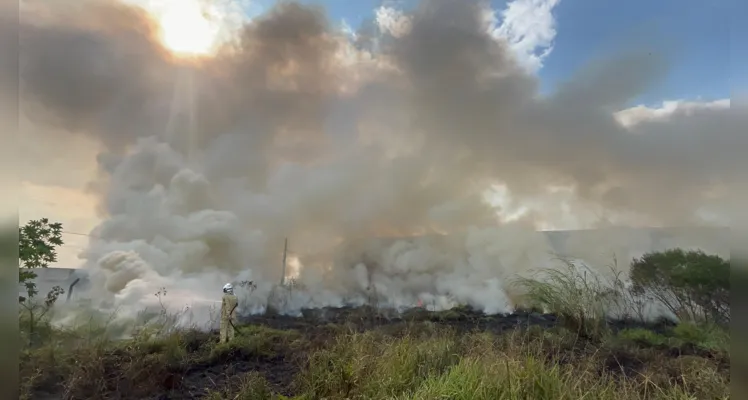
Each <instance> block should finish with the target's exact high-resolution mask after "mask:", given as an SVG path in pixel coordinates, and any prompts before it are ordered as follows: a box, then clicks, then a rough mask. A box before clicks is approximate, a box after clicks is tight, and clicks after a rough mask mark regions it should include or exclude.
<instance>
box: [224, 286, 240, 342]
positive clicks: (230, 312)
mask: <svg viewBox="0 0 748 400" xmlns="http://www.w3.org/2000/svg"><path fill="white" fill-rule="evenodd" d="M238 304H239V301H238V300H237V298H236V296H235V295H233V294H228V293H227V294H224V295H223V301H222V302H221V343H226V342H228V341H231V340H233V339H234V335H235V333H236V332H234V325H233V320H234V314H235V310H236V307H237V305H238Z"/></svg>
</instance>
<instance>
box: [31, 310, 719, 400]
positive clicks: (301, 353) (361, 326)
mask: <svg viewBox="0 0 748 400" xmlns="http://www.w3.org/2000/svg"><path fill="white" fill-rule="evenodd" d="M561 323H562V321H560V320H559V319H558V318H557V317H556V316H554V315H551V314H540V313H536V312H529V311H519V312H516V313H513V314H509V315H484V314H482V313H480V312H475V311H472V310H469V309H456V310H448V311H442V312H428V311H426V310H423V309H412V310H408V311H406V312H403V313H396V312H394V311H387V310H375V309H371V308H361V307H359V308H352V307H351V308H338V309H332V308H328V309H316V310H305V311H304V312H303V315H302V316H300V317H293V316H283V315H278V314H265V315H254V316H248V317H243V318H241V319H240V321H238V324H237V326H246V325H253V326H263V327H267V328H271V329H274V330H279V331H282V332H283V331H286V332H289V333H294V334H298V335H299V337H300V338H302V339H303V342H304V343H305V346H306V347H305V348H302V349H299V348H295V349H291V348H288V347H286V346H285V344H282V343H270V344H269V345H267V346H269V347H270V348H272V351H271V352H269V353H267V354H258V352H257V351H256V350H255V351H252V350H247V349H243V348H236V349H231V351H229V352H228V353H226V354H222V355H221V356H220V357H215V358H211V359H206V360H204V361H200V362H193V363H189V364H188V365H175V366H171V367H168V368H167V369H166V370H158V371H153V373H150V374H148V373H146V374H145V377H147V378H148V379H153V380H154V384H149V386H150V387H154V386H155V388H158V390H155V392H156V393H154V391H149V393H148V394H145V393H134V392H130V393H128V391H129V390H123V389H125V388H127V387H129V386H131V385H133V384H136V382H121V381H117V382H112V384H111V385H107V386H109V387H110V388H111V389H110V391H109V393H107V394H106V395H105V396H103V397H101V398H112V399H135V398H137V399H198V398H203V396H205V395H206V394H208V392H210V391H216V390H228V391H229V392H237V391H238V388H239V385H240V384H241V377H242V376H243V375H245V374H246V373H247V372H251V371H256V372H258V373H260V374H261V375H262V376H263V377H264V378H265V379H266V380H267V381H268V383H269V385H270V387H271V388H272V390H273V391H274V392H275V393H278V394H283V395H287V396H292V395H293V394H294V388H293V381H294V378H295V376H296V375H297V374H298V372H299V371H301V370H302V369H303V368H304V364H305V362H306V361H307V356H308V354H309V351H313V350H314V349H315V348H317V349H318V348H321V347H324V346H325V345H326V344H329V342H330V340H332V339H333V338H334V337H335V336H336V334H339V333H340V332H341V329H344V331H345V332H365V331H369V330H375V329H376V330H377V331H380V332H384V333H386V334H388V335H392V336H399V335H401V334H404V333H406V332H407V331H408V327H412V326H414V325H418V326H424V325H431V326H435V327H441V328H450V329H451V330H453V331H455V332H457V333H468V332H475V331H484V332H492V333H497V334H498V333H504V332H508V331H511V330H514V329H524V328H529V327H536V328H541V329H551V328H554V327H557V326H558V325H559V324H561ZM609 326H610V328H611V329H612V330H613V331H614V332H615V331H619V330H621V329H625V328H645V329H648V330H651V331H654V332H658V333H664V332H666V331H667V330H668V329H669V328H671V327H672V326H673V324H672V323H669V322H667V321H661V322H658V323H651V324H643V323H640V322H635V321H609ZM239 334H240V335H241V333H239ZM184 340H185V343H184V346H185V348H186V349H187V350H188V351H190V352H194V354H199V352H200V351H201V346H203V345H204V344H205V343H209V342H217V341H218V333H217V332H205V333H200V332H194V333H193V334H192V335H188V336H187V337H186V338H185V339H184ZM273 340H274V339H273ZM580 346H581V347H580V348H579V349H569V350H570V354H569V357H570V362H573V358H574V357H575V356H574V355H573V354H571V353H574V352H577V351H580V352H584V351H585V350H584V348H583V347H584V343H582V344H581V345H580ZM668 351H672V350H671V349H662V353H663V354H666V353H667V352H668ZM577 356H579V354H577ZM667 356H668V357H679V356H680V354H675V353H673V354H667ZM728 362H729V361H728ZM610 364H611V365H610V368H611V369H612V370H614V369H617V368H621V367H623V368H625V369H627V370H630V371H631V372H632V373H635V372H636V370H637V369H638V368H639V367H640V365H639V364H640V361H639V360H637V359H635V358H630V359H629V358H627V355H626V353H616V354H611V361H610ZM727 368H729V365H728V367H727ZM39 389H41V390H40V391H38V392H37V394H38V396H34V397H33V398H44V395H42V393H44V394H47V395H48V396H47V397H46V398H55V396H57V397H56V398H62V397H61V396H60V394H61V393H59V391H56V390H55V389H54V388H52V387H46V388H39ZM76 398H77V397H76Z"/></svg>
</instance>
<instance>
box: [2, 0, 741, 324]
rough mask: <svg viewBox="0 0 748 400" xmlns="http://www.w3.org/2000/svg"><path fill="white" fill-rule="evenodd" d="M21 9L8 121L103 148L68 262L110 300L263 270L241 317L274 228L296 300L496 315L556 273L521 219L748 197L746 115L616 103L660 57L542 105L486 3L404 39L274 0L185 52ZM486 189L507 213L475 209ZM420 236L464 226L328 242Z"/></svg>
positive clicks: (63, 15) (568, 87)
mask: <svg viewBox="0 0 748 400" xmlns="http://www.w3.org/2000/svg"><path fill="white" fill-rule="evenodd" d="M30 4H31V5H28V6H24V7H22V23H21V26H20V47H21V54H20V60H21V63H20V68H21V76H22V85H21V108H22V112H23V116H22V120H23V121H22V122H24V123H25V124H26V126H29V127H33V129H35V130H44V129H48V130H49V132H50V133H49V134H55V135H86V136H88V137H91V138H94V139H95V140H97V141H99V142H100V144H101V145H102V148H103V151H102V153H101V154H99V155H98V162H99V164H100V169H101V173H100V176H99V177H98V179H96V181H95V182H92V183H91V185H90V187H89V188H88V189H89V190H91V191H93V192H95V193H96V194H97V195H98V197H99V199H100V210H99V212H100V213H101V216H102V218H103V222H102V223H101V225H100V226H99V227H98V228H96V229H95V230H94V232H93V233H92V235H93V236H94V237H95V238H94V239H92V242H91V245H90V247H89V248H88V249H87V250H86V251H85V252H84V254H83V255H82V257H83V258H84V259H85V262H86V268H88V269H89V270H90V271H91V276H92V279H94V280H96V281H97V282H99V283H100V284H99V285H94V286H93V287H94V289H92V290H94V292H93V295H94V296H95V297H96V298H98V299H100V300H102V301H103V302H104V303H103V304H109V305H113V306H117V307H119V308H120V310H122V309H125V310H129V311H131V312H135V311H137V310H138V308H139V307H142V306H143V304H145V302H146V301H150V300H152V299H153V293H154V292H155V291H156V290H157V288H159V287H167V288H169V289H171V290H175V291H181V292H182V293H186V294H185V296H187V297H188V298H191V299H205V300H206V301H209V300H215V299H217V298H218V296H220V292H219V288H220V287H221V286H222V285H223V283H225V282H227V281H232V280H236V279H254V280H255V281H257V282H259V283H260V284H259V286H258V289H257V290H256V291H255V293H254V294H252V296H250V297H251V299H252V300H251V301H250V303H251V305H249V307H255V308H258V307H259V308H262V307H263V306H264V303H263V302H264V301H266V300H263V299H266V298H267V295H268V294H269V292H270V290H271V287H272V283H274V282H277V281H278V280H279V274H280V272H279V267H278V266H279V264H280V253H281V252H282V249H283V240H284V238H286V237H288V238H290V240H291V243H292V251H293V256H294V257H298V260H299V262H300V264H302V266H301V267H299V268H298V269H299V280H300V281H301V282H303V283H304V285H305V286H306V289H305V290H304V291H303V292H302V293H303V294H299V295H298V296H297V300H296V302H297V304H296V305H295V307H297V308H298V307H301V306H322V305H337V304H343V303H345V302H351V301H364V299H365V298H366V296H367V291H368V290H372V287H375V288H376V290H377V293H379V294H380V296H381V297H382V298H383V299H384V301H385V302H388V303H390V304H395V305H404V304H409V303H411V302H413V301H414V300H415V299H416V298H417V297H419V296H424V295H428V296H432V297H433V298H434V299H438V301H437V300H434V303H437V302H438V303H439V304H444V306H448V305H449V304H451V303H450V302H455V301H456V302H461V303H470V304H472V305H475V306H477V307H482V308H483V309H486V310H490V311H505V310H508V309H511V306H512V304H511V296H510V294H509V293H508V292H509V291H508V289H507V281H508V279H509V277H510V276H511V275H513V274H514V273H516V272H522V271H527V270H529V269H530V268H538V267H543V266H547V265H550V261H549V257H548V254H549V252H550V251H552V249H551V247H550V246H549V245H548V244H547V243H546V242H545V241H544V240H543V239H542V238H541V237H540V236H538V235H537V234H534V233H531V232H530V231H531V230H534V229H536V228H539V227H541V226H548V225H550V226H555V227H557V228H584V227H599V226H605V225H610V224H622V225H632V226H663V225H676V226H683V225H708V224H712V223H713V222H711V221H710V220H708V219H706V218H705V215H707V212H708V213H711V214H716V215H719V216H721V217H722V218H730V217H732V216H735V215H737V213H738V211H739V208H738V203H739V202H738V201H736V200H735V199H736V196H738V195H740V196H742V195H743V194H744V193H745V190H746V184H745V180H744V179H743V178H742V177H741V176H739V175H740V174H739V173H737V171H744V170H746V167H748V165H747V164H748V161H747V160H748V158H746V157H744V155H743V151H742V150H741V149H745V148H748V146H746V145H747V144H748V143H747V142H748V141H747V140H746V135H745V130H744V129H743V130H741V129H740V128H742V127H744V126H745V124H744V122H745V121H744V120H743V119H744V117H743V116H742V115H741V114H739V113H738V112H737V111H736V110H735V109H734V108H731V107H730V104H729V103H723V104H716V105H714V106H713V107H687V106H683V107H682V109H681V108H679V109H678V110H675V111H674V112H672V113H670V114H668V115H667V116H665V117H658V116H657V115H650V114H651V113H650V114H648V113H647V110H638V109H628V110H626V111H623V110H624V108H625V107H626V106H627V104H629V102H630V101H631V100H632V99H635V98H636V97H637V96H638V95H640V94H642V93H643V92H645V91H646V90H648V89H649V88H650V87H652V86H653V85H656V84H657V83H658V82H659V81H660V80H661V79H663V77H664V76H665V75H666V74H667V71H668V68H669V62H670V60H669V59H668V57H667V55H666V54H667V53H666V52H664V51H660V50H661V49H657V48H638V49H634V50H627V51H626V52H619V53H617V54H616V55H615V56H614V57H609V58H606V59H601V60H596V61H595V62H593V63H592V64H591V65H589V66H588V67H586V68H584V69H582V70H580V71H579V73H578V74H577V75H575V76H573V77H572V78H571V79H570V80H568V81H567V82H566V83H565V84H564V85H562V86H560V87H559V88H558V90H557V91H556V92H554V93H552V94H550V95H541V94H540V93H539V89H538V88H539V83H538V80H537V78H536V77H535V76H533V75H531V74H529V73H528V72H526V71H525V70H524V69H523V68H522V67H521V66H520V65H519V63H518V62H517V60H516V59H515V56H514V55H513V54H512V52H511V51H510V50H509V48H508V46H507V44H506V43H504V42H503V41H501V40H498V39H496V38H494V37H493V36H491V34H490V33H489V30H488V26H487V24H486V18H485V11H486V8H485V6H484V5H483V4H482V3H478V2H472V1H459V2H457V1H447V0H423V1H421V2H420V4H419V5H418V6H417V7H416V8H415V9H414V11H412V12H411V13H410V14H409V15H408V17H409V24H408V29H407V32H406V33H404V34H403V35H398V36H397V37H394V36H391V35H388V34H386V33H384V32H375V31H376V28H372V27H371V26H370V25H366V32H363V34H362V35H361V36H360V37H359V38H358V39H357V40H355V41H351V39H350V38H349V37H348V36H346V35H345V34H344V33H343V32H341V31H339V30H338V29H336V28H335V27H334V26H332V25H331V24H330V22H329V21H328V20H327V18H326V15H325V11H324V10H323V9H321V8H315V7H311V6H307V5H301V4H297V3H293V2H282V3H279V4H277V5H275V6H274V7H273V8H271V9H270V10H268V11H266V12H265V13H264V14H262V15H260V16H258V17H256V18H254V19H253V20H251V21H249V22H246V23H245V24H244V26H242V27H241V29H240V30H238V31H237V32H236V35H235V37H234V40H233V41H231V42H228V43H225V44H224V45H223V46H222V47H221V48H220V50H219V51H218V52H217V54H216V55H215V56H214V57H211V58H205V59H200V60H189V61H185V60H183V59H179V58H178V57H175V56H174V55H172V54H171V53H170V52H169V51H168V50H167V49H165V48H164V47H163V46H162V45H161V43H160V41H159V40H158V35H157V28H156V26H157V25H156V23H155V22H154V21H153V20H152V19H151V17H149V15H148V14H147V13H146V12H145V11H141V10H140V9H138V8H135V7H132V6H127V5H123V4H121V3H117V2H114V1H111V0H99V1H95V0H80V1H78V2H75V4H74V5H71V4H70V3H69V2H64V4H63V2H58V1H51V2H44V3H35V2H34V3H30ZM2 26H3V27H5V26H6V25H5V24H2ZM362 38H366V40H363V39H362ZM5 84H7V80H6V82H5ZM5 101H8V100H7V99H6V100H5ZM22 126H23V124H22ZM28 129H31V128H28ZM71 156H74V155H71ZM493 185H499V186H502V187H504V188H505V191H506V193H507V196H508V197H507V199H508V200H507V201H506V202H504V204H505V206H504V209H502V208H501V207H499V206H496V205H492V204H491V202H489V201H487V200H486V195H485V193H486V190H487V189H489V188H491V187H492V186H493ZM520 206H525V207H527V208H529V210H527V211H526V212H525V213H524V214H523V216H522V217H520V218H519V219H518V220H514V221H511V222H510V221H507V220H506V215H507V214H508V213H511V212H514V211H517V208H518V207H520ZM434 233H452V234H455V236H454V238H453V239H449V240H448V241H449V242H450V243H451V244H443V243H442V244H441V245H434V244H433V243H431V244H429V243H427V242H422V243H421V242H418V241H417V242H416V243H413V242H406V241H394V242H393V243H389V244H386V245H385V244H382V243H377V244H372V245H366V246H367V247H366V248H367V250H366V251H363V250H361V249H360V248H358V250H348V251H343V252H342V253H343V254H342V255H341V254H340V252H337V253H336V252H335V251H333V249H338V250H339V249H340V247H336V246H339V245H340V243H342V242H343V241H346V242H348V241H351V240H361V239H365V238H368V237H373V236H412V235H424V234H434ZM497 242H498V243H501V244H500V245H497V244H496V243H497ZM497 246H498V247H497ZM583 247H584V246H582V245H580V244H577V245H576V247H575V248H576V249H579V251H580V252H582V251H583V250H581V249H583ZM353 248H354V249H355V248H356V247H355V246H354V247H353ZM637 251H639V250H636V249H635V250H631V252H633V253H636V252H637ZM352 252H353V253H352ZM366 252H368V253H367V254H370V253H372V252H373V253H374V256H372V257H373V260H372V259H369V261H368V264H367V261H366V260H363V258H362V256H361V254H363V253H366ZM334 254H337V255H334ZM632 255H635V254H626V255H625V256H632ZM374 264H376V268H375V266H374ZM372 270H376V271H377V272H376V273H374V274H372V272H371V271H372ZM352 299H353V300H352Z"/></svg>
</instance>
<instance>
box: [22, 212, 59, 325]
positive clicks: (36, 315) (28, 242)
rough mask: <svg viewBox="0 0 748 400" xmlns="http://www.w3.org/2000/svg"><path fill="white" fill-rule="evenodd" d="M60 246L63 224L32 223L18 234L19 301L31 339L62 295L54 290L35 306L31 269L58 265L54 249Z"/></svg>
mask: <svg viewBox="0 0 748 400" xmlns="http://www.w3.org/2000/svg"><path fill="white" fill-rule="evenodd" d="M62 244H63V241H62V224H61V223H50V222H49V220H48V219H47V218H42V219H39V220H32V221H29V222H28V223H26V225H24V226H23V227H21V228H20V230H19V238H18V263H19V271H18V281H19V284H21V285H23V286H24V288H25V290H26V296H19V297H18V301H19V303H20V304H21V306H22V307H23V308H24V309H25V310H26V312H27V314H28V315H27V317H28V330H29V335H30V336H31V337H32V338H33V335H34V333H35V328H36V325H37V322H38V321H39V320H40V319H41V318H43V317H44V315H46V314H47V312H49V310H50V309H51V308H52V306H53V305H54V303H55V302H56V301H57V299H58V298H59V297H60V295H61V294H63V293H65V290H64V289H62V288H61V287H59V286H55V287H53V288H52V290H51V291H50V292H49V293H47V296H46V298H45V299H44V301H43V302H36V301H35V299H34V298H35V296H36V295H37V293H38V291H37V288H36V283H35V282H34V279H35V278H36V277H37V274H36V272H34V269H36V268H47V267H48V266H49V264H50V263H53V262H55V261H57V247H59V246H61V245H62Z"/></svg>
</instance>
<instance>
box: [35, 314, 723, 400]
mask: <svg viewBox="0 0 748 400" xmlns="http://www.w3.org/2000/svg"><path fill="white" fill-rule="evenodd" d="M302 314H303V315H302V316H299V317H292V316H284V315H279V314H272V313H267V314H264V315H255V316H251V317H246V318H242V319H241V320H240V321H238V324H237V336H236V338H235V340H234V341H233V342H231V343H230V344H226V345H224V344H218V333H217V332H205V331H199V330H179V329H170V330H169V331H168V332H167V331H162V332H154V331H149V330H143V331H142V332H140V333H138V334H137V335H136V336H135V337H134V338H132V339H128V340H123V341H110V340H107V339H105V337H104V336H103V335H102V334H101V333H99V334H96V333H92V331H90V330H89V332H88V335H86V334H85V333H84V332H81V331H76V332H73V331H62V330H57V331H53V328H49V330H48V331H45V332H44V335H46V340H45V341H44V344H42V345H38V346H34V347H33V348H31V347H30V348H28V349H26V350H24V351H23V352H22V359H21V365H20V374H21V391H22V396H24V397H25V398H30V399H60V398H62V399H89V398H102V399H284V398H294V399H354V398H357V399H369V398H381V399H385V398H387V399H391V398H403V399H405V398H414V399H434V398H455V399H457V398H470V399H494V398H507V399H514V398H533V399H578V398H580V396H583V395H584V394H585V393H587V394H589V395H592V397H593V398H600V399H606V398H611V399H612V398H619V399H620V398H621V397H623V398H632V399H633V398H636V399H645V398H663V399H665V398H667V399H676V398H683V399H686V398H699V399H702V398H704V399H706V398H729V369H730V358H729V337H727V338H726V337H725V336H720V335H722V334H723V332H722V331H719V330H718V329H716V328H707V327H703V326H697V325H692V324H679V325H675V324H673V323H670V322H667V321H660V322H657V323H641V322H637V321H629V320H617V321H611V320H608V321H592V320H590V321H585V322H583V323H580V321H574V320H573V319H571V318H568V317H564V316H557V315H553V314H541V313H537V312H531V311H518V312H515V313H513V314H509V315H484V314H482V313H480V312H476V311H473V310H470V309H467V308H457V309H452V310H446V311H438V312H430V311H426V310H424V309H411V310H407V311H404V312H402V313H396V312H392V311H384V310H377V309H374V308H369V307H359V308H340V309H331V308H327V309H316V310H307V311H304V312H303V313H302ZM591 326H592V327H594V329H590V327H591ZM725 340H727V341H725Z"/></svg>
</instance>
